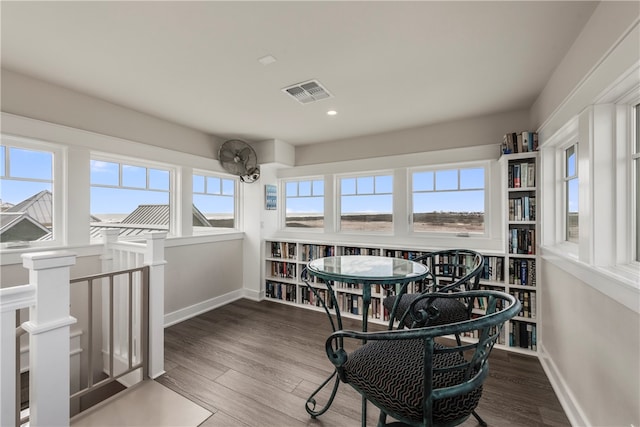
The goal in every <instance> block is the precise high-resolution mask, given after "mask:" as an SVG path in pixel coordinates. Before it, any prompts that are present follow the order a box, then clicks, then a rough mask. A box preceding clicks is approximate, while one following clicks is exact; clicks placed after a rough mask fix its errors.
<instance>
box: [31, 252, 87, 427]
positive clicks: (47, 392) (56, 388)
mask: <svg viewBox="0 0 640 427" xmlns="http://www.w3.org/2000/svg"><path fill="white" fill-rule="evenodd" d="M22 259H23V262H22V264H23V266H24V267H25V268H27V269H29V283H30V284H31V285H33V286H35V305H34V306H32V307H31V308H30V312H29V321H28V322H25V323H23V324H22V327H23V328H24V329H25V330H26V331H27V332H28V333H29V369H30V375H29V393H30V400H29V407H30V413H29V420H30V421H29V425H30V426H32V427H40V426H68V425H69V395H70V393H69V392H70V385H69V378H70V373H69V347H70V345H69V336H70V326H71V325H72V324H74V323H76V319H75V318H73V317H71V316H70V315H69V304H70V290H69V287H70V286H69V279H70V272H69V267H70V266H72V265H74V264H75V263H76V255H75V254H73V253H71V252H67V251H59V252H40V253H33V254H24V255H22Z"/></svg>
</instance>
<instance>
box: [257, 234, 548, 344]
mask: <svg viewBox="0 0 640 427" xmlns="http://www.w3.org/2000/svg"><path fill="white" fill-rule="evenodd" d="M264 251H265V252H264V253H265V256H264V262H265V269H264V272H265V296H266V297H267V298H269V299H270V300H274V301H277V302H279V303H283V304H294V305H297V306H301V307H305V308H309V309H312V310H323V308H322V307H321V305H320V302H319V301H318V296H317V295H316V294H315V293H314V292H312V291H311V290H309V289H308V288H307V286H306V285H305V283H304V280H308V281H309V283H310V285H311V286H313V288H314V289H315V290H316V293H317V294H318V295H319V296H320V297H322V298H326V297H327V288H326V285H325V284H324V282H323V281H322V280H321V279H318V278H316V277H313V276H308V275H307V274H306V271H305V266H306V265H307V263H308V262H309V261H311V260H313V259H316V258H321V257H326V256H332V255H373V256H387V257H398V258H406V259H415V258H417V257H419V256H421V255H423V254H425V253H426V252H428V251H430V249H429V248H420V249H417V248H391V247H384V246H376V245H354V244H348V245H346V244H345V245H341V244H336V245H330V244H326V243H323V242H310V241H297V240H295V239H292V240H287V241H284V240H265V241H264ZM483 255H484V268H483V271H482V275H481V280H480V283H481V287H482V288H483V289H491V290H499V291H503V292H509V293H511V294H513V295H515V296H516V297H518V298H520V299H521V301H523V306H525V303H524V301H528V302H527V304H526V307H528V309H527V310H526V311H525V310H524V309H523V312H522V313H520V316H517V317H516V318H514V320H513V325H511V324H507V325H505V327H504V329H503V332H502V335H501V337H500V339H499V341H498V344H499V345H501V346H503V347H505V348H510V349H512V350H516V349H517V351H532V350H535V346H528V347H526V348H525V347H523V346H521V343H524V340H523V339H521V337H520V329H519V328H520V324H521V323H522V324H524V327H525V329H526V328H527V327H528V328H529V332H533V330H532V327H535V326H536V321H535V313H536V312H535V310H534V309H532V308H531V307H534V305H532V304H535V300H536V298H535V295H536V292H535V280H529V279H528V278H529V273H528V272H527V273H526V280H527V285H523V284H522V279H521V277H520V275H521V274H522V273H521V270H520V269H518V270H517V272H516V271H513V272H512V271H511V270H512V269H511V268H510V262H511V263H512V264H513V265H514V266H515V263H516V258H511V257H510V256H509V254H505V253H501V252H500V253H484V254H483ZM518 259H519V258H518ZM524 259H525V260H526V261H528V262H531V261H534V259H532V258H524ZM529 265H531V264H529ZM533 268H534V270H535V267H533ZM527 271H528V270H527ZM516 273H517V274H516ZM534 277H535V276H534ZM410 286H411V285H410ZM334 290H335V292H336V300H337V305H338V306H339V308H340V312H341V313H342V314H343V315H344V316H346V317H354V318H358V319H361V318H362V305H363V304H362V288H361V286H359V285H352V284H344V283H336V284H334ZM417 291H418V289H413V288H408V289H407V292H417ZM392 293H393V290H392V289H384V288H383V287H381V286H374V287H373V288H372V299H371V305H370V307H369V312H368V313H367V315H368V319H369V322H373V323H380V324H387V323H388V321H389V313H388V312H386V310H385V309H384V307H383V305H382V300H383V299H384V298H385V297H387V296H388V295H390V294H392ZM325 300H327V299H325ZM330 309H331V310H333V306H331V307H330ZM483 309H484V301H480V300H479V301H477V302H476V307H475V308H474V313H476V314H478V315H479V314H481V313H482V311H483ZM529 325H531V326H529ZM515 333H517V334H518V336H517V337H516V336H514V334H515Z"/></svg>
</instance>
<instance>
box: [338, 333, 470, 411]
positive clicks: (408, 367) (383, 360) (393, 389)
mask: <svg viewBox="0 0 640 427" xmlns="http://www.w3.org/2000/svg"><path fill="white" fill-rule="evenodd" d="M423 346H424V344H423V341H422V340H403V341H384V340H383V341H370V342H368V343H366V344H364V345H363V346H361V347H360V348H358V349H357V350H355V351H354V352H353V353H351V354H350V355H349V358H348V360H347V363H346V364H345V365H344V373H345V378H346V380H347V382H348V383H350V384H351V385H352V386H354V387H355V388H356V389H358V390H360V391H361V392H362V393H363V394H364V395H365V396H366V397H367V398H368V399H369V400H371V401H372V402H374V403H376V404H377V405H379V406H381V407H382V408H385V412H387V411H388V412H389V413H392V414H393V413H395V414H397V415H400V416H404V417H405V418H407V419H409V420H412V421H416V422H421V421H422V403H423V402H422V401H423V398H424V389H423V382H422V381H423V375H424V363H423ZM435 346H436V348H443V346H441V345H440V344H435ZM463 361H464V359H463V357H462V356H461V355H460V354H459V353H435V354H434V360H433V366H434V368H442V367H447V366H452V365H455V364H459V363H461V362H463ZM461 382H464V372H463V371H461V370H455V371H450V372H437V373H435V374H434V378H433V387H434V389H435V388H440V387H447V386H452V385H456V384H460V383H461ZM481 394H482V387H478V388H477V389H475V390H473V391H471V392H470V393H467V394H463V395H459V396H454V397H450V398H445V399H442V400H436V401H434V405H433V415H432V417H433V421H434V422H435V423H446V422H451V421H455V420H460V419H464V418H466V417H467V416H469V414H470V413H471V412H472V411H473V410H474V409H475V407H476V406H477V405H478V401H479V400H480V396H481Z"/></svg>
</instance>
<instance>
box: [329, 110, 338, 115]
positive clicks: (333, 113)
mask: <svg viewBox="0 0 640 427" xmlns="http://www.w3.org/2000/svg"><path fill="white" fill-rule="evenodd" d="M336 114H338V112H337V111H336V110H329V111H327V115H328V116H335V115H336Z"/></svg>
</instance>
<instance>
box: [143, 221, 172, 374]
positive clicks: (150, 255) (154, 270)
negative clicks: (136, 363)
mask: <svg viewBox="0 0 640 427" xmlns="http://www.w3.org/2000/svg"><path fill="white" fill-rule="evenodd" d="M145 236H146V238H147V250H146V252H145V254H144V264H145V265H148V266H149V376H150V377H151V378H157V377H159V376H160V375H162V374H164V265H165V264H166V263H167V262H166V261H165V259H164V241H165V238H166V237H167V233H165V232H152V233H146V234H145Z"/></svg>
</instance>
